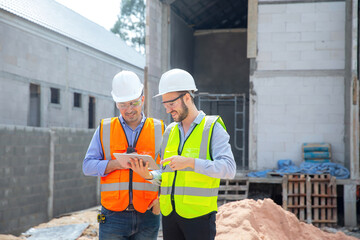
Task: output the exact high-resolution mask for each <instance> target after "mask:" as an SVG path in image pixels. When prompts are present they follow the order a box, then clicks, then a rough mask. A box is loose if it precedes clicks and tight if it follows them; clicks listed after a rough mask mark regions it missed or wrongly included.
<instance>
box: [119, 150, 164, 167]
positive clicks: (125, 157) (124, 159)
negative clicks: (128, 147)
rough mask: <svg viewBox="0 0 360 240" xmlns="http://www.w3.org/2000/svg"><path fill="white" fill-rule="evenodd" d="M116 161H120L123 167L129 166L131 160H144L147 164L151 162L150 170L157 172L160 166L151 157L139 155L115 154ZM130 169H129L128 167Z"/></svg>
mask: <svg viewBox="0 0 360 240" xmlns="http://www.w3.org/2000/svg"><path fill="white" fill-rule="evenodd" d="M114 156H115V157H116V159H118V160H120V163H121V165H122V166H123V167H125V166H128V165H127V164H128V163H130V158H138V159H142V160H143V161H144V163H145V162H149V169H151V170H157V169H159V166H158V165H157V164H156V162H155V160H154V159H153V158H152V157H151V156H150V155H141V154H137V153H114ZM126 168H129V167H126Z"/></svg>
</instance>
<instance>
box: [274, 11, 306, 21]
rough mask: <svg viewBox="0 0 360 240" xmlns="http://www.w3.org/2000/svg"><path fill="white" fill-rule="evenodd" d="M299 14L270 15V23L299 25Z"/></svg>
mask: <svg viewBox="0 0 360 240" xmlns="http://www.w3.org/2000/svg"><path fill="white" fill-rule="evenodd" d="M300 22H301V14H300V13H281V14H273V15H272V23H274V24H278V23H300Z"/></svg>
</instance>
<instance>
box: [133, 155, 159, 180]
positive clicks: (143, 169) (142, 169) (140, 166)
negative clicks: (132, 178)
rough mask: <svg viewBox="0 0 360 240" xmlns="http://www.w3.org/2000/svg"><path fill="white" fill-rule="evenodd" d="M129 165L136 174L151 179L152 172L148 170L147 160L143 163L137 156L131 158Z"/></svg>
mask: <svg viewBox="0 0 360 240" xmlns="http://www.w3.org/2000/svg"><path fill="white" fill-rule="evenodd" d="M130 161H131V162H130V165H129V167H130V168H131V169H132V170H133V171H134V172H136V173H137V174H139V175H140V176H141V177H143V178H145V179H147V180H151V179H153V176H152V174H151V173H150V171H149V162H146V163H145V164H144V161H143V160H142V159H138V158H131V160H130Z"/></svg>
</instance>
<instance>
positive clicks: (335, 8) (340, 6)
mask: <svg viewBox="0 0 360 240" xmlns="http://www.w3.org/2000/svg"><path fill="white" fill-rule="evenodd" d="M313 4H315V10H316V12H329V13H333V12H345V2H342V1H341V2H319V3H313Z"/></svg>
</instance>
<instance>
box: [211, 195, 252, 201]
mask: <svg viewBox="0 0 360 240" xmlns="http://www.w3.org/2000/svg"><path fill="white" fill-rule="evenodd" d="M243 199H246V197H245V195H226V196H225V195H219V196H218V200H226V201H227V200H243Z"/></svg>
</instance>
